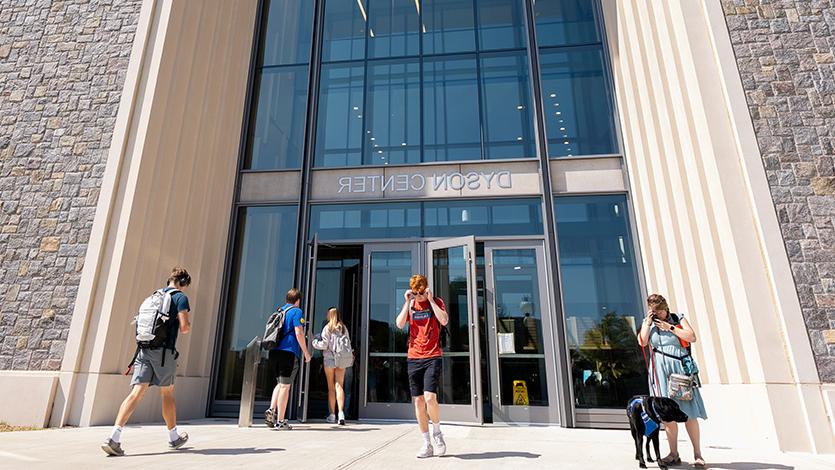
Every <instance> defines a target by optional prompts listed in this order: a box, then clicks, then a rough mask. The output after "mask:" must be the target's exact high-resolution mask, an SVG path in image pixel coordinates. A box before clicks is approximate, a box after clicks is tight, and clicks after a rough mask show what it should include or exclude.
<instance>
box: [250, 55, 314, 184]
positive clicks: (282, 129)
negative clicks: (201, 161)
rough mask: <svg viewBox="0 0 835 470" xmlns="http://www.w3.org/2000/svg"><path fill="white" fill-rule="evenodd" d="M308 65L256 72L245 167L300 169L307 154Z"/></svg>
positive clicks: (257, 168) (254, 168) (255, 168)
mask: <svg viewBox="0 0 835 470" xmlns="http://www.w3.org/2000/svg"><path fill="white" fill-rule="evenodd" d="M307 72H308V70H307V66H306V65H300V66H292V67H276V68H266V69H262V70H260V71H258V72H257V77H256V85H255V87H256V90H258V93H257V96H258V101H256V102H255V104H254V107H253V116H255V122H254V125H252V126H251V127H250V129H249V144H248V151H247V164H246V168H249V169H253V170H262V169H275V168H299V167H301V161H302V156H303V155H304V128H305V119H304V117H305V114H306V110H307V75H308V73H307Z"/></svg>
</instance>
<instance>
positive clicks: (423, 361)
mask: <svg viewBox="0 0 835 470" xmlns="http://www.w3.org/2000/svg"><path fill="white" fill-rule="evenodd" d="M427 286H428V282H427V280H426V277H425V276H423V275H421V274H415V275H414V276H412V277H411V278H410V279H409V290H407V291H406V292H404V293H403V297H404V300H405V301H404V302H403V308H402V309H400V313H399V314H398V315H397V320H396V323H397V327H398V328H400V329H403V328H404V327H405V326H406V324H407V323H408V324H409V351H408V354H407V359H406V364H407V369H408V373H409V390H410V392H411V394H412V401H413V403H414V405H415V416H416V417H417V422H418V427H419V428H420V432H421V434H422V435H423V446H422V447H421V448H420V451H418V454H417V457H418V458H419V459H422V458H426V457H432V456H433V455H438V456H441V455H444V454H445V453H446V442H444V435H443V434H442V433H441V409H440V406H439V405H438V382H439V381H440V379H441V369H442V367H443V358H442V356H443V351H442V350H441V327H443V326H446V324H447V323H448V322H449V315H447V312H446V306H445V305H444V301H443V300H442V299H441V298H440V297H435V296H433V295H432V291H431V290H429V289H428V288H427ZM430 419H431V420H432V427H433V429H432V439H431V440H430V437H429V420H430ZM433 441H434V448H433Z"/></svg>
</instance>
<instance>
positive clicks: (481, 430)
mask: <svg viewBox="0 0 835 470" xmlns="http://www.w3.org/2000/svg"><path fill="white" fill-rule="evenodd" d="M178 427H179V428H180V430H181V431H186V432H188V433H189V435H190V437H191V439H190V440H189V442H188V444H187V445H186V446H185V447H183V448H182V449H180V450H179V451H169V450H168V448H167V431H165V428H164V426H162V425H137V426H128V427H127V428H126V429H125V431H124V433H123V436H122V445H123V447H124V449H125V451H126V453H127V455H126V456H124V457H107V456H105V454H104V452H102V451H101V449H100V448H99V445H100V444H101V442H102V441H103V440H104V438H105V437H106V435H107V434H109V432H110V428H109V427H94V428H72V429H58V430H43V431H20V432H8V433H0V468H2V469H7V468H8V469H27V470H28V469H42V468H43V469H47V468H48V469H56V468H58V469H61V470H64V469H76V468H84V469H90V470H92V469H99V468H105V469H106V468H118V469H149V468H171V469H177V470H181V469H191V468H200V469H212V468H244V467H246V468H253V469H254V468H282V469H290V468H294V469H383V468H395V469H399V470H405V469H407V468H417V465H418V460H417V459H416V458H415V457H414V455H415V453H416V452H417V450H418V447H420V443H421V440H420V439H421V437H420V435H419V433H418V431H417V428H416V426H415V425H414V424H404V423H365V422H364V423H363V424H350V423H349V425H348V426H346V427H340V426H335V425H330V424H324V423H313V424H298V425H295V429H293V430H292V431H286V432H284V431H282V432H279V431H274V430H271V429H267V428H266V427H264V426H263V425H261V426H255V427H252V428H248V429H239V428H238V427H237V426H236V424H235V423H234V422H233V421H231V420H212V419H207V420H200V421H191V422H183V423H180V424H179V426H178ZM444 434H445V436H446V441H447V446H448V448H449V450H448V453H447V456H445V457H442V458H431V459H426V460H422V461H420V468H421V470H423V469H443V468H455V469H471V468H473V469H475V468H502V469H518V468H525V469H536V468H543V469H544V468H548V469H554V468H559V469H584V470H590V469H637V468H638V464H637V462H636V461H635V460H634V452H635V451H634V446H633V444H632V440H631V437H630V435H629V432H628V431H610V430H592V429H564V428H560V427H546V426H523V427H509V426H458V425H445V426H444ZM661 446H662V453H664V452H665V450H666V448H667V446H666V443H665V442H662V444H661ZM704 454H705V457H706V458H707V459H708V464H709V467H710V468H715V469H729V470H755V469H778V470H790V469H798V470H824V469H826V470H832V469H833V468H835V456H812V455H801V454H763V453H758V452H755V451H751V450H745V449H730V448H720V447H710V446H708V447H706V448H705V449H704ZM682 455H683V456H684V457H685V460H688V459H689V457H691V456H692V450H691V448H690V447H689V445H688V444H686V443H684V442H683V443H682ZM649 468H657V466H656V465H655V464H649ZM678 468H692V467H691V466H690V465H683V466H681V467H678Z"/></svg>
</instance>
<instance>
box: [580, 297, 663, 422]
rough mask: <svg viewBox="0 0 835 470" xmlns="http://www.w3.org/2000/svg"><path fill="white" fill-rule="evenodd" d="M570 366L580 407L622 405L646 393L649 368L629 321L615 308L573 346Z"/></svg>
mask: <svg viewBox="0 0 835 470" xmlns="http://www.w3.org/2000/svg"><path fill="white" fill-rule="evenodd" d="M571 369H572V378H573V381H574V391H575V399H576V404H577V406H579V407H601V406H602V407H610V406H616V407H619V406H623V404H624V403H625V400H628V399H629V397H631V396H633V395H637V394H640V393H646V372H645V371H644V367H643V359H642V358H641V353H640V348H639V347H638V342H637V338H636V334H635V331H634V330H633V328H632V326H631V324H630V322H629V321H628V320H627V318H626V317H624V316H620V315H617V313H616V312H614V311H612V312H609V313H607V314H606V315H604V316H603V318H601V319H600V321H599V322H597V323H595V325H594V326H593V327H592V328H591V329H589V330H587V331H586V333H585V335H584V337H583V342H582V344H581V345H580V346H579V347H576V348H574V349H572V350H571Z"/></svg>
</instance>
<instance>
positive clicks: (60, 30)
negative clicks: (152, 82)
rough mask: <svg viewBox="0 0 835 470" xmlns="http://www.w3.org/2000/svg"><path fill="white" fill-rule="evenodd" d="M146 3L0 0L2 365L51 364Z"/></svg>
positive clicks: (63, 332)
mask: <svg viewBox="0 0 835 470" xmlns="http://www.w3.org/2000/svg"><path fill="white" fill-rule="evenodd" d="M141 3H142V2H141V0H69V1H58V0H54V1H52V0H0V370H3V369H6V370H8V369H13V370H58V369H60V367H61V359H62V358H63V355H64V347H65V344H66V340H67V334H68V331H69V326H70V320H71V317H72V310H73V303H74V301H75V296H76V291H77V290H78V284H79V280H80V277H81V270H82V268H83V263H84V256H85V253H86V251H87V242H88V240H89V237H90V230H91V227H92V223H93V216H94V214H95V209H96V203H97V200H98V195H99V188H100V186H101V179H102V174H103V173H104V168H105V163H106V159H107V153H108V149H109V147H110V140H111V136H112V134H113V127H114V125H115V121H116V113H117V111H118V107H119V100H120V97H121V92H122V85H123V83H124V81H125V72H126V70H127V66H128V61H129V59H130V51H131V47H132V44H133V38H134V33H135V31H136V23H137V20H138V18H139V10H140V7H141Z"/></svg>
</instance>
